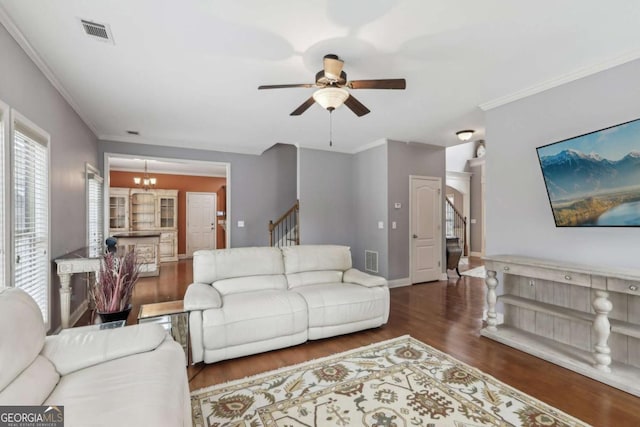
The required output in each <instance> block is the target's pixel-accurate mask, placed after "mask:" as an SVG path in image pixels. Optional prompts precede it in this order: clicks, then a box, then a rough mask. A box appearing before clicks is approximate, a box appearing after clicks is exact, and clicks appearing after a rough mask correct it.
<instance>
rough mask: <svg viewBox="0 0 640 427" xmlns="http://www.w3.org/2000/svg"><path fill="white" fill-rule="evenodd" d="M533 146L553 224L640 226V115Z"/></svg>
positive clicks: (570, 225)
mask: <svg viewBox="0 0 640 427" xmlns="http://www.w3.org/2000/svg"><path fill="white" fill-rule="evenodd" d="M536 150H537V152H538V159H539V160H540V167H541V168H542V175H543V177H544V183H545V185H546V187H547V195H548V196H549V202H550V203H551V210H552V211H553V217H554V219H555V222H556V226H557V227H640V119H638V120H633V121H630V122H626V123H621V124H619V125H616V126H611V127H608V128H606V129H600V130H597V131H595V132H591V133H588V134H585V135H580V136H576V137H574V138H570V139H566V140H563V141H558V142H555V143H553V144H549V145H545V146H543V147H538V148H537V149H536Z"/></svg>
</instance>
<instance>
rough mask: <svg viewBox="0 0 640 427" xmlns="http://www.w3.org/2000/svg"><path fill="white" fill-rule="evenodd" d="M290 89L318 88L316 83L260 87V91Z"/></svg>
mask: <svg viewBox="0 0 640 427" xmlns="http://www.w3.org/2000/svg"><path fill="white" fill-rule="evenodd" d="M289 87H316V85H315V84H314V83H300V84H291V85H262V86H258V89H286V88H289Z"/></svg>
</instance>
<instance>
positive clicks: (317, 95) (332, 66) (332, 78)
mask: <svg viewBox="0 0 640 427" xmlns="http://www.w3.org/2000/svg"><path fill="white" fill-rule="evenodd" d="M322 63H323V69H322V70H320V71H318V72H317V73H316V82H315V83H300V84H283V85H263V86H259V87H258V89H284V88H292V87H307V88H312V87H315V88H319V89H318V90H317V91H315V92H314V94H313V95H312V96H311V97H310V98H309V99H307V100H306V101H305V102H303V103H302V104H301V105H300V106H299V107H298V108H296V109H295V110H293V112H292V113H291V114H290V115H292V116H299V115H300V114H302V113H304V112H305V111H307V109H308V108H309V107H311V106H312V105H313V104H314V103H316V102H317V103H318V104H320V105H321V106H322V108H325V109H327V110H329V112H332V111H333V110H335V109H336V108H338V107H339V106H340V105H342V104H344V105H346V106H347V107H349V109H350V110H351V111H353V112H354V113H355V114H356V115H357V116H358V117H361V116H364V115H365V114H368V113H369V112H370V110H369V109H368V108H367V107H365V106H364V105H363V104H362V103H361V102H360V101H358V100H357V99H356V98H355V97H354V96H353V95H351V93H350V92H349V91H348V90H347V89H346V88H349V89H405V88H406V87H407V82H406V81H405V79H379V80H351V81H347V73H345V72H344V71H342V67H343V65H344V61H343V60H342V59H340V58H338V55H334V54H328V55H325V56H324V58H323V60H322Z"/></svg>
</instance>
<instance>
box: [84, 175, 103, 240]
mask: <svg viewBox="0 0 640 427" xmlns="http://www.w3.org/2000/svg"><path fill="white" fill-rule="evenodd" d="M103 191H104V190H103V180H102V177H101V176H100V175H98V174H96V173H93V172H89V173H87V243H88V245H89V247H91V248H95V249H96V253H101V252H102V248H103V245H104V243H103V242H104V237H103V231H102V230H103V229H104V209H103V208H102V201H103V197H102V194H103Z"/></svg>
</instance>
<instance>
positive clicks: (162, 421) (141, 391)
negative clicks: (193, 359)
mask: <svg viewBox="0 0 640 427" xmlns="http://www.w3.org/2000/svg"><path fill="white" fill-rule="evenodd" d="M184 366H185V359H184V351H183V349H182V348H181V347H180V345H179V344H177V343H176V342H175V341H173V340H172V339H171V338H170V337H167V339H166V340H165V341H164V342H163V343H162V344H161V345H160V346H159V347H158V348H157V349H156V350H155V351H151V352H147V353H139V354H135V355H133V356H127V357H122V358H120V359H115V360H112V361H109V362H105V363H101V364H99V365H95V366H91V367H89V368H86V369H81V370H79V371H75V372H73V373H71V374H69V375H65V376H63V377H62V378H61V379H60V382H59V384H58V386H57V387H56V388H55V390H54V391H53V393H52V394H51V395H50V396H49V397H48V398H47V399H46V400H45V402H44V404H45V405H64V416H65V426H69V427H71V426H183V425H185V424H184V423H185V415H186V414H185V408H184V405H185V400H186V401H187V402H188V399H187V398H186V396H185V393H186V390H185V389H186V388H187V378H186V375H185V367H184Z"/></svg>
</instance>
